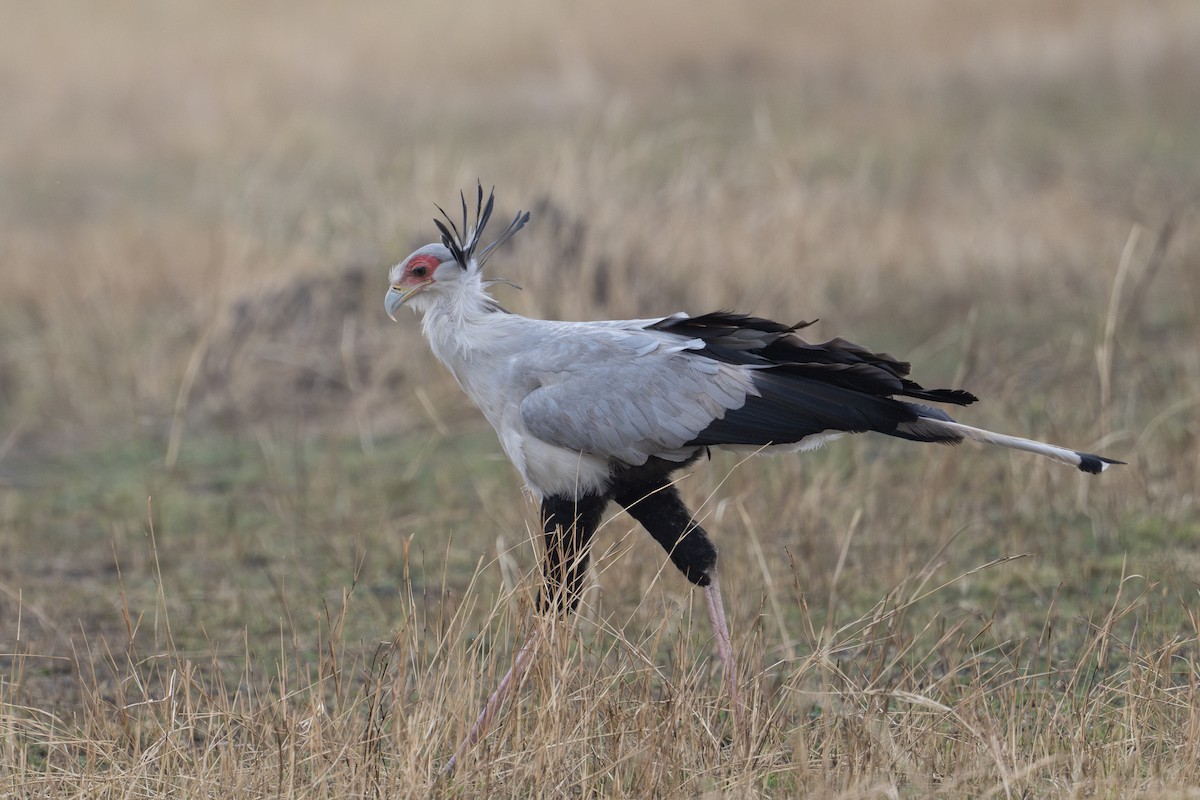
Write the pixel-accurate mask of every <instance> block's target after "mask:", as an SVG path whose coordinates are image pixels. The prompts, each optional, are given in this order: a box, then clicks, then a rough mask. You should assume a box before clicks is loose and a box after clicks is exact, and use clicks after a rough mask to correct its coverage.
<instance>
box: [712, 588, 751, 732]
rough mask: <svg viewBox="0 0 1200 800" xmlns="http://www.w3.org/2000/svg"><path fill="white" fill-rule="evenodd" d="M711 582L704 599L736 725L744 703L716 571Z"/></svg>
mask: <svg viewBox="0 0 1200 800" xmlns="http://www.w3.org/2000/svg"><path fill="white" fill-rule="evenodd" d="M708 576H709V578H711V581H710V582H709V584H708V586H705V587H704V598H705V599H706V600H707V601H708V617H709V619H710V620H712V626H713V633H714V634H715V635H716V637H717V653H718V654H719V655H720V656H721V663H722V664H723V665H724V667H725V685H726V687H727V688H728V689H729V702H730V703H731V704H732V706H733V719H734V723H735V724H736V723H737V722H738V720H740V719H741V716H742V714H741V711H742V702H741V697H740V694H739V692H738V682H737V664H736V663H734V660H733V645H732V644H731V643H730V641H729V625H728V623H726V621H725V604H724V603H723V602H722V601H721V584H720V582H719V581H718V580H717V571H716V569H713V570H711V571H710V572H709V573H708Z"/></svg>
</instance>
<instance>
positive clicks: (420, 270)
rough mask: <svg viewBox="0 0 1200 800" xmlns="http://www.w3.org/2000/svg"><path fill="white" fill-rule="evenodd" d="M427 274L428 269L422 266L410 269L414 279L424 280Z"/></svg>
mask: <svg viewBox="0 0 1200 800" xmlns="http://www.w3.org/2000/svg"><path fill="white" fill-rule="evenodd" d="M428 274H429V267H426V266H424V265H421V266H419V267H413V269H412V275H413V277H414V278H424V277H425V276H426V275H428Z"/></svg>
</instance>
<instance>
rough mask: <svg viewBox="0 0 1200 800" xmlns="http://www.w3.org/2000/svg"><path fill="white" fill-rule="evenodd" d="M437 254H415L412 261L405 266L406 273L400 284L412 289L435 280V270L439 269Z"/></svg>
mask: <svg viewBox="0 0 1200 800" xmlns="http://www.w3.org/2000/svg"><path fill="white" fill-rule="evenodd" d="M439 263H441V262H439V261H438V260H437V257H436V256H431V255H420V256H414V257H413V259H412V261H409V262H408V265H407V266H406V267H405V268H404V275H403V276H402V277H401V278H400V284H399V285H400V286H402V287H403V288H405V289H411V288H413V287H416V286H420V285H422V284H426V283H432V282H433V271H434V270H435V269H437V267H438V264H439Z"/></svg>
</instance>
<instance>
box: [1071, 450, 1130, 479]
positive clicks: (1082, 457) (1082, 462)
mask: <svg viewBox="0 0 1200 800" xmlns="http://www.w3.org/2000/svg"><path fill="white" fill-rule="evenodd" d="M1076 455H1078V456H1079V469H1080V470H1081V471H1082V472H1086V473H1088V474H1089V475H1099V474H1100V473H1101V472H1104V470H1106V469H1108V468H1109V467H1110V466H1112V465H1113V464H1124V463H1125V462H1124V461H1117V460H1116V459H1112V458H1105V457H1104V456H1096V455H1092V454H1091V453H1076Z"/></svg>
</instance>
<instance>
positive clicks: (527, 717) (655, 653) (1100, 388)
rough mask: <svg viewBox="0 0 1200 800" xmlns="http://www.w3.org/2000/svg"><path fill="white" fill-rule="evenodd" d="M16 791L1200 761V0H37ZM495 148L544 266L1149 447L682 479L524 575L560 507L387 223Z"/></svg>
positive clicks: (600, 295) (14, 323) (782, 791)
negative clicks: (663, 535) (720, 583)
mask: <svg viewBox="0 0 1200 800" xmlns="http://www.w3.org/2000/svg"><path fill="white" fill-rule="evenodd" d="M2 15H3V22H2V23H0V795H2V796H4V797H17V798H43V797H54V798H60V797H81V798H82V797H86V798H149V797H164V796H166V797H179V798H230V797H264V798H265V797H277V798H321V797H330V798H333V797H337V798H341V797H427V796H433V797H448V798H449V797H462V798H468V797H489V798H491V797H520V798H532V797H547V798H551V797H552V798H558V797H647V798H648V797H666V798H677V797H689V798H690V797H736V798H742V797H797V796H811V797H890V798H895V797H914V798H916V797H928V796H937V797H961V796H971V797H1005V798H1014V797H1059V796H1070V797H1117V796H1121V797H1126V796H1140V797H1197V796H1200V596H1198V594H1197V590H1198V588H1200V510H1198V503H1200V500H1198V498H1200V321H1198V320H1200V217H1198V210H1200V207H1198V204H1197V201H1198V199H1200V89H1198V88H1197V87H1200V47H1198V46H1197V42H1200V5H1198V4H1196V3H1194V2H1191V0H1179V2H1156V1H1154V0H1148V1H1147V2H1142V3H1136V4H1135V3H1121V2H1115V1H1110V0H1013V2H1004V3H996V2H982V1H981V0H964V2H957V3H949V2H941V3H937V2H930V1H929V0H913V1H912V2H907V3H892V4H858V3H855V4H851V3H840V2H832V0H830V1H827V2H779V1H778V0H764V2H758V3H755V2H751V3H745V4H736V3H732V2H725V3H722V2H704V1H703V0H702V1H701V2H698V3H684V2H681V1H680V0H667V1H666V2H661V3H655V4H646V5H645V6H643V5H641V4H634V3H615V4H604V3H598V2H578V3H553V2H549V0H514V1H513V2H508V3H503V4H491V3H483V2H477V1H474V0H472V1H471V2H466V3H462V2H459V3H452V4H445V5H444V6H436V7H435V6H433V4H416V3H385V2H362V3H355V4H325V3H317V2H311V1H310V0H296V2H289V3H283V2H268V3H253V4H250V3H234V2H228V0H212V1H211V2H199V0H179V2H170V3H165V2H153V3H152V2H141V1H138V0H128V1H127V2H118V3H111V4H84V3H71V2H33V3H6V4H4V6H3V12H2ZM477 178H479V179H481V180H482V181H483V183H484V185H485V186H489V185H492V184H494V185H496V187H497V195H498V200H499V209H498V217H504V216H508V215H510V214H511V213H513V212H514V211H515V210H516V209H517V208H518V207H529V208H532V210H533V213H534V219H533V224H532V227H531V228H530V229H529V230H528V231H527V232H526V233H523V234H521V236H520V237H518V240H517V242H516V243H515V244H514V246H513V247H512V248H511V249H510V250H509V251H507V252H506V253H503V254H502V255H500V256H498V257H496V258H495V259H494V260H493V261H492V262H491V263H490V265H489V266H490V269H491V271H492V272H493V273H494V274H496V275H498V276H501V277H507V278H511V279H513V280H514V281H516V282H518V283H520V284H521V285H522V286H524V287H525V289H524V291H523V292H517V291H516V290H513V289H509V288H507V287H499V288H498V295H499V297H500V298H501V300H502V302H504V303H505V304H506V305H508V306H509V307H510V308H512V309H514V310H517V311H520V312H522V313H529V314H537V315H545V316H556V317H558V316H560V317H570V318H610V317H624V316H639V315H641V316H645V315H652V314H662V313H668V312H672V311H676V310H690V311H693V312H701V311H706V310H713V309H715V308H734V309H738V310H742V311H747V312H753V313H757V314H760V315H764V316H771V317H776V318H780V319H783V320H786V321H794V320H798V319H812V318H818V317H819V318H820V319H821V322H820V323H818V325H817V326H816V327H815V328H814V329H812V330H813V331H815V333H814V334H813V335H814V336H815V337H818V338H821V339H824V338H829V337H832V336H839V335H840V336H845V337H847V338H850V339H852V340H854V341H858V342H860V343H862V344H864V345H867V346H870V347H873V348H875V349H880V350H887V351H890V352H893V353H895V354H896V355H899V356H902V357H905V358H908V359H910V360H912V361H913V362H914V374H915V376H916V377H917V378H918V380H921V381H922V382H924V383H926V384H927V385H934V386H944V385H953V386H963V387H965V388H968V389H970V390H971V391H973V392H975V393H976V394H978V395H980V396H981V397H982V398H984V400H983V402H981V403H979V404H978V405H976V406H974V407H972V408H970V409H966V410H964V411H963V412H962V413H961V414H960V417H959V418H960V419H962V420H964V421H967V422H971V423H973V424H978V425H982V426H985V427H990V428H993V429H997V430H1001V431H1005V432H1010V433H1016V434H1021V435H1029V436H1035V437H1039V438H1044V439H1046V440H1050V441H1054V442H1057V443H1061V444H1066V445H1070V446H1074V447H1079V448H1083V449H1089V450H1093V451H1096V452H1101V453H1104V454H1106V455H1109V456H1112V457H1115V458H1120V459H1123V460H1126V461H1128V462H1129V465H1128V466H1127V467H1122V468H1118V469H1113V470H1110V471H1109V472H1107V473H1106V474H1104V475H1103V476H1100V477H1089V476H1085V475H1082V474H1081V473H1079V472H1076V471H1074V470H1071V469H1069V468H1066V467H1061V466H1059V465H1056V464H1053V463H1048V462H1044V461H1042V460H1039V459H1036V458H1034V457H1032V456H1026V455H1022V454H1010V453H1008V452H1005V451H999V450H990V449H989V450H984V449H979V448H976V447H973V446H963V447H961V448H941V447H932V446H924V447H922V446H919V445H914V444H911V443H907V442H902V441H895V440H883V439H873V438H868V437H858V438H855V439H852V440H843V441H841V442H838V443H835V444H834V445H832V446H830V447H829V448H827V449H825V450H822V451H819V452H815V453H812V454H808V455H805V456H789V457H778V458H763V459H751V460H745V461H743V460H741V459H739V458H736V457H734V456H730V455H720V454H717V455H715V456H714V458H713V460H712V461H711V462H710V463H703V464H700V465H699V466H697V468H696V469H695V471H694V473H693V474H691V475H688V476H687V477H685V478H684V479H683V488H684V494H685V496H686V497H687V499H688V500H689V501H690V502H692V503H693V504H694V505H695V506H697V507H700V508H701V513H702V514H703V517H704V520H705V524H706V527H707V528H708V529H709V530H710V532H712V533H713V535H714V538H715V539H716V541H717V543H718V545H719V546H720V547H721V548H722V551H721V552H722V559H723V560H722V575H723V578H724V584H725V594H726V602H727V604H728V605H729V606H730V614H731V617H732V623H733V625H734V630H735V646H736V648H737V650H738V653H739V657H740V659H741V666H742V671H743V675H742V682H743V686H744V692H745V694H746V696H747V700H748V704H749V714H748V717H749V719H748V724H747V725H746V726H744V727H741V726H739V727H737V728H735V726H734V725H733V722H732V720H731V717H730V713H729V703H728V698H727V697H726V696H725V693H724V691H723V689H722V685H721V680H720V671H719V663H717V661H716V659H715V651H714V648H713V646H712V642H711V640H710V635H709V628H708V624H707V620H706V619H705V616H704V606H703V599H702V597H701V596H700V594H699V593H697V592H693V591H690V589H689V585H688V584H686V582H685V581H684V580H683V579H682V578H681V577H680V576H679V575H678V574H677V573H676V572H675V571H674V570H673V568H671V567H670V566H669V565H667V566H666V567H664V564H665V563H666V562H665V557H664V554H663V553H662V552H661V550H660V549H659V548H658V547H657V545H655V544H654V543H653V541H651V540H650V538H649V537H648V536H646V535H644V534H643V533H642V532H641V531H640V529H638V530H635V529H634V523H633V522H632V520H630V519H629V518H628V517H626V516H624V515H615V516H613V517H612V518H611V519H610V520H609V521H607V522H606V523H605V525H604V528H603V530H602V536H601V539H600V543H599V545H598V548H599V553H598V563H597V565H596V568H595V569H594V570H593V573H592V578H591V586H590V588H589V589H588V594H587V598H586V601H585V604H584V608H583V610H582V613H581V614H580V616H579V619H578V620H577V621H576V622H575V623H574V624H572V625H569V626H567V625H564V626H561V627H560V628H558V629H557V630H556V635H555V638H554V641H553V642H552V643H551V646H550V647H548V648H545V649H544V650H543V652H542V653H541V655H540V657H539V659H538V661H537V665H536V667H535V669H534V672H533V675H532V677H531V678H530V680H529V681H528V682H527V684H526V685H525V687H524V690H523V691H522V693H521V699H520V701H519V702H518V703H516V704H513V705H512V706H511V707H509V708H508V709H506V711H505V713H504V715H503V717H502V720H501V721H500V723H499V724H498V725H497V726H496V727H495V729H494V730H493V731H492V732H491V734H490V735H489V736H488V738H487V739H486V740H485V741H484V742H482V743H481V745H480V746H479V747H478V748H477V749H476V750H475V751H474V752H473V753H472V754H471V756H470V757H469V758H468V759H467V761H466V762H465V763H464V764H463V766H462V768H461V769H459V770H458V771H457V772H456V773H455V774H454V775H453V776H451V777H449V778H444V779H443V778H439V772H440V770H441V767H442V766H443V765H444V764H445V762H446V760H447V759H448V758H449V756H450V754H451V753H452V752H453V749H454V746H455V743H456V742H457V741H458V739H459V738H460V737H461V736H462V735H463V734H464V733H465V731H466V730H467V728H468V726H469V725H470V723H471V721H472V719H473V718H474V715H475V713H476V712H477V711H478V708H479V706H480V704H481V703H482V701H483V699H484V698H485V697H486V694H487V692H488V691H489V690H490V688H492V687H493V686H494V685H495V682H496V680H497V678H498V676H499V675H500V674H501V673H502V672H503V671H504V670H505V669H506V668H507V666H508V664H509V662H510V659H511V657H512V654H513V648H514V643H515V642H516V640H517V639H518V637H519V636H520V634H521V631H522V630H523V629H524V627H525V626H526V625H527V624H528V621H529V619H530V614H531V606H532V602H531V598H532V593H533V592H534V591H536V587H537V583H538V578H537V573H536V565H537V561H538V554H537V550H536V546H535V540H534V537H533V535H532V533H531V531H532V530H533V529H534V528H535V527H536V510H535V508H534V507H533V505H532V504H531V502H529V501H528V500H527V499H526V498H525V497H524V495H523V494H522V493H521V490H520V486H519V481H518V479H517V477H516V475H515V472H514V471H513V470H512V469H511V467H510V466H509V465H508V464H507V462H506V461H505V460H504V459H503V456H502V454H501V452H500V449H499V446H498V444H497V442H496V440H495V437H494V435H493V434H492V432H491V429H490V428H488V427H487V424H486V423H485V422H484V421H483V419H482V418H481V416H480V415H478V414H477V413H476V412H475V411H474V409H473V408H471V407H470V405H469V402H468V401H467V400H466V398H465V397H463V396H462V394H461V392H460V391H459V390H458V388H457V387H456V386H455V385H454V383H453V380H452V379H451V378H450V377H449V375H448V374H447V373H446V372H445V371H444V370H443V369H442V368H441V367H440V366H439V365H438V364H437V363H436V362H435V361H434V359H433V358H432V356H431V355H430V354H429V352H428V349H427V347H426V345H425V343H424V341H423V340H422V339H421V336H420V331H419V328H418V325H417V323H416V319H415V318H414V317H411V316H409V315H407V314H406V315H405V316H404V317H403V318H402V319H401V322H400V324H393V323H391V322H390V321H389V320H388V319H387V318H386V317H385V316H384V314H383V310H382V300H383V293H384V290H385V288H386V270H387V267H388V266H390V265H391V264H392V263H395V262H396V261H397V260H399V259H400V258H402V257H403V256H404V255H406V254H407V253H408V252H409V251H410V250H411V249H412V248H413V247H414V246H416V245H419V244H422V243H424V242H427V241H430V240H432V239H433V238H434V229H433V226H432V224H431V222H430V219H431V217H432V216H433V213H434V208H433V203H435V202H436V203H440V204H442V205H445V204H447V203H454V202H457V197H456V193H457V191H458V190H459V189H460V188H466V187H470V186H473V185H474V182H475V180H476V179H477Z"/></svg>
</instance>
